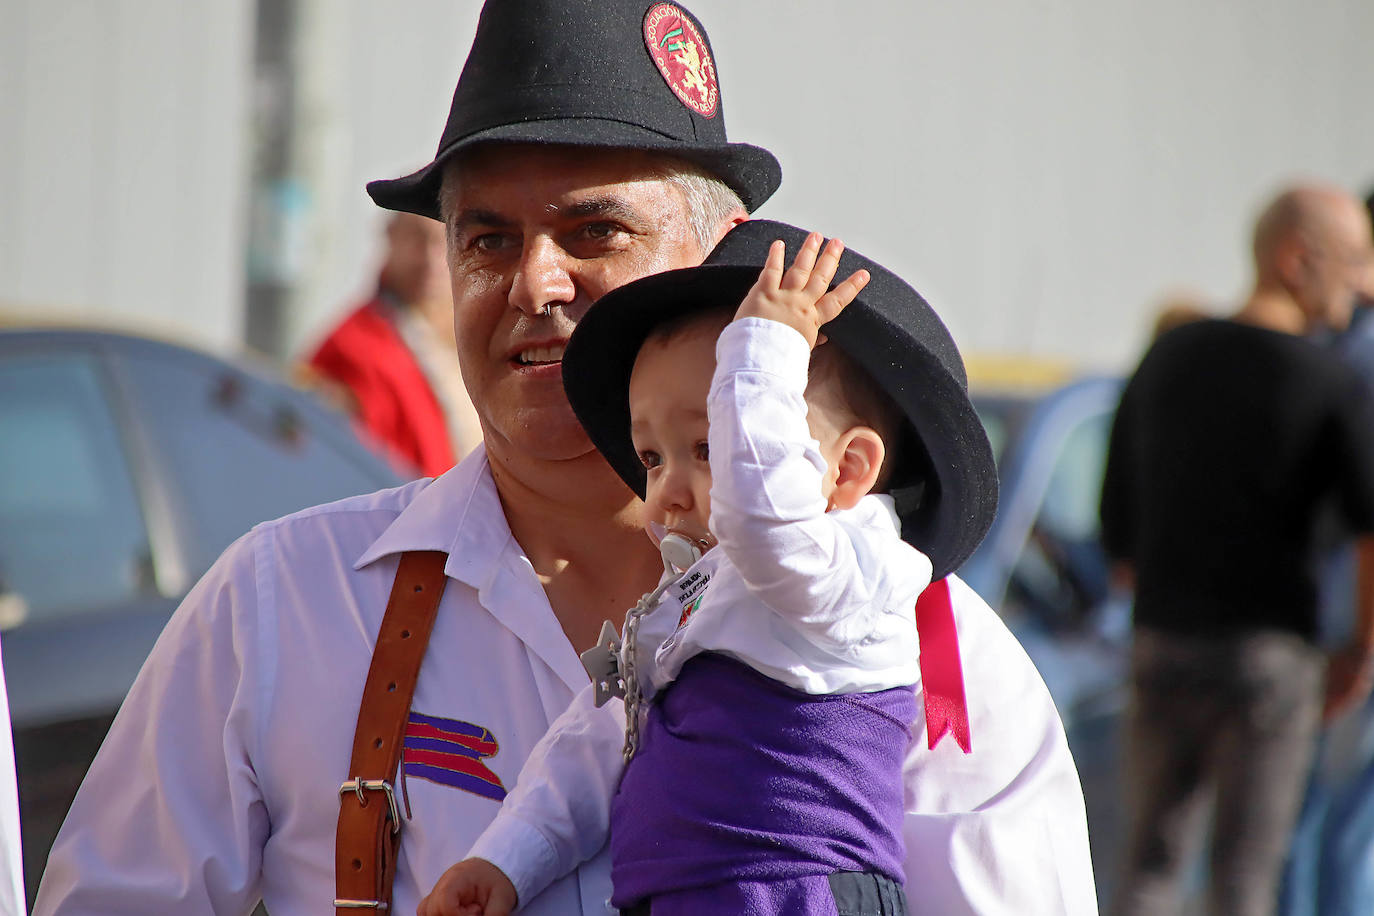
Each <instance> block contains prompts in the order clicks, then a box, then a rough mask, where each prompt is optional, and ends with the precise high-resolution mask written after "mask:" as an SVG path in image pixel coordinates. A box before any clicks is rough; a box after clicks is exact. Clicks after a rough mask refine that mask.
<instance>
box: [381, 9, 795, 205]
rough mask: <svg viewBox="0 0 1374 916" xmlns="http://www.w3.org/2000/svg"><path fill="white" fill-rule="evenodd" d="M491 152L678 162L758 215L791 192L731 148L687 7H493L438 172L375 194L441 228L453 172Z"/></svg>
mask: <svg viewBox="0 0 1374 916" xmlns="http://www.w3.org/2000/svg"><path fill="white" fill-rule="evenodd" d="M492 143H527V144H556V145H563V146H584V147H600V148H615V149H630V150H647V151H653V152H661V153H667V154H671V155H673V156H677V157H679V158H681V159H685V160H688V161H689V162H694V163H696V164H697V165H700V166H701V167H702V168H704V169H706V171H708V172H710V173H711V174H713V175H715V176H717V177H718V178H720V179H721V180H722V181H724V182H725V183H726V184H727V185H729V186H730V187H731V189H733V190H734V191H735V193H736V194H738V195H739V196H740V200H742V201H743V202H744V206H745V208H746V209H748V210H749V212H751V213H752V212H754V210H755V209H757V208H758V206H759V205H760V204H762V203H763V202H764V201H765V200H767V199H768V198H769V197H770V196H771V195H772V193H773V192H774V191H776V190H777V188H778V184H779V182H781V181H782V169H781V167H780V166H779V165H778V161H777V159H775V158H774V157H773V154H772V153H770V152H768V150H766V149H763V148H761V147H757V146H750V145H749V144H747V143H730V142H728V141H727V140H726V136H725V109H724V105H723V101H722V98H721V90H720V83H719V80H718V79H717V76H716V64H715V56H714V55H713V54H712V53H711V43H710V41H709V40H708V39H707V37H706V30H705V29H704V28H702V26H701V23H700V22H698V21H697V19H696V17H694V16H693V15H692V14H691V13H689V12H688V11H687V10H686V9H684V8H683V7H682V5H681V4H678V3H655V2H648V0H489V2H488V3H486V5H485V6H483V7H482V15H481V18H480V19H479V20H478V22H477V34H476V36H475V37H474V38H473V41H472V50H471V51H469V52H468V59H467V63H466V64H465V65H464V66H463V72H462V75H461V76H459V77H458V88H457V89H455V90H454V93H453V106H452V108H450V110H449V115H448V123H447V124H446V125H445V126H444V133H443V136H442V137H440V139H439V149H438V151H437V152H435V154H434V161H433V162H431V163H430V164H429V165H427V166H425V167H424V168H422V169H420V170H419V171H418V172H415V173H413V174H411V175H406V176H404V177H402V178H396V179H393V180H389V181H373V182H369V183H368V186H367V192H368V193H369V194H371V195H372V199H373V200H374V201H376V202H377V204H378V206H382V207H386V208H387V209H388V210H404V211H408V212H410V213H418V214H420V215H421V216H429V217H433V218H434V219H439V218H440V217H439V188H440V185H441V184H442V182H443V172H444V166H445V164H446V163H448V162H449V161H450V160H451V159H452V158H453V157H454V156H456V155H457V154H458V153H459V152H461V151H462V150H465V149H468V148H469V147H471V146H474V145H476V144H492Z"/></svg>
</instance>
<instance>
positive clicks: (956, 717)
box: [916, 579, 973, 754]
mask: <svg viewBox="0 0 1374 916" xmlns="http://www.w3.org/2000/svg"><path fill="white" fill-rule="evenodd" d="M916 633H917V635H918V636H919V637H920V640H921V687H922V689H923V690H924V691H925V696H926V740H927V741H928V742H929V743H930V749H931V750H934V749H935V745H937V744H939V743H940V739H941V738H943V737H944V736H945V734H946V733H950V734H953V735H954V741H955V743H956V744H958V745H959V747H961V748H963V750H964V753H965V754H968V753H972V749H973V741H972V738H971V736H970V734H969V725H968V702H967V700H966V699H965V697H964V668H963V665H961V664H960V662H959V635H958V633H957V632H955V629H954V604H953V602H952V601H951V600H950V597H949V580H947V579H940V580H938V581H936V582H932V583H930V585H929V586H928V587H927V588H926V590H925V591H923V592H921V596H920V597H919V598H917V599H916Z"/></svg>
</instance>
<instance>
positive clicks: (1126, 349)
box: [0, 0, 1374, 368]
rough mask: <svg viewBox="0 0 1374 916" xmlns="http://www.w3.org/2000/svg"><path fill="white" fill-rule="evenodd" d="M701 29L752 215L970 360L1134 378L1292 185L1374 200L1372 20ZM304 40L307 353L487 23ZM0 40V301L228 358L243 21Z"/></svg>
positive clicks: (1196, 15)
mask: <svg viewBox="0 0 1374 916" xmlns="http://www.w3.org/2000/svg"><path fill="white" fill-rule="evenodd" d="M688 5H689V7H690V8H691V9H692V10H693V11H694V12H696V13H697V14H698V15H699V16H700V18H701V19H702V20H703V21H704V23H705V24H706V26H707V28H708V30H709V31H710V34H711V39H712V42H713V44H714V46H715V49H716V53H717V58H718V60H719V69H720V73H721V77H722V82H723V86H724V102H725V111H726V116H727V118H728V122H729V126H730V133H731V135H732V137H733V138H734V139H738V140H748V141H750V142H756V143H761V144H763V145H765V146H768V147H769V148H770V149H772V150H773V151H774V152H775V153H776V154H777V155H778V157H779V159H780V160H781V161H782V163H783V168H784V176H785V177H784V182H783V187H782V190H781V191H780V192H779V193H778V195H777V196H776V197H775V198H774V200H773V201H772V202H770V203H769V204H767V205H766V206H765V208H764V209H763V210H762V211H761V215H765V216H770V217H774V218H778V219H785V220H788V221H790V222H798V223H802V224H804V225H814V226H815V227H817V228H820V229H822V230H824V231H826V232H830V233H834V234H839V235H841V236H843V237H844V238H845V239H846V240H847V241H848V242H850V244H852V245H853V246H854V247H856V248H859V249H860V250H862V251H864V252H865V253H867V254H870V255H873V256H874V257H877V258H878V259H879V260H881V261H883V262H884V263H886V264H888V265H889V266H891V267H893V268H894V269H896V270H897V271H898V272H899V273H902V274H903V275H905V276H907V277H908V279H910V280H912V282H913V283H914V284H915V285H916V286H917V288H919V289H921V290H922V291H923V292H925V293H926V294H927V296H928V298H930V299H931V300H932V302H933V303H934V304H935V305H936V307H937V308H938V309H939V310H940V311H941V312H942V314H943V315H944V316H945V317H946V320H947V321H948V323H949V324H950V326H951V328H952V329H953V331H954V333H955V336H956V338H957V339H958V340H959V342H960V343H961V345H962V346H963V347H964V348H965V349H966V350H976V351H981V352H987V351H998V352H1034V353H1040V354H1048V355H1055V356H1064V357H1068V358H1070V359H1072V360H1074V361H1075V362H1078V363H1081V364H1084V365H1087V366H1091V367H1114V368H1125V367H1127V366H1128V365H1129V363H1130V362H1131V361H1132V360H1133V359H1134V357H1135V355H1136V354H1137V352H1138V348H1139V347H1140V346H1141V345H1142V343H1143V341H1144V335H1145V333H1146V330H1147V326H1148V323H1149V321H1150V319H1151V317H1152V308H1153V306H1154V304H1155V300H1156V299H1157V297H1159V296H1160V295H1162V294H1163V293H1165V292H1167V291H1169V290H1171V289H1176V288H1180V287H1183V288H1193V289H1196V290H1198V291H1199V292H1201V293H1202V294H1204V295H1207V296H1209V297H1212V298H1214V299H1216V300H1218V301H1221V302H1226V303H1229V302H1231V301H1234V299H1235V297H1237V296H1239V295H1241V294H1242V293H1243V292H1244V287H1245V285H1246V283H1247V270H1248V268H1247V264H1246V260H1245V249H1246V235H1247V232H1248V225H1249V222H1250V220H1251V219H1252V217H1253V215H1254V213H1255V211H1256V210H1257V208H1258V207H1259V206H1260V205H1261V204H1262V202H1263V201H1264V199H1265V198H1266V197H1267V196H1268V195H1269V194H1270V193H1271V192H1272V191H1273V190H1274V189H1275V188H1276V187H1277V186H1278V185H1279V184H1280V183H1281V182H1283V181H1285V180H1287V179H1288V178H1290V177H1292V176H1304V175H1312V176H1319V177H1323V178H1327V179H1329V180H1332V181H1335V182H1337V183H1340V184H1342V185H1345V186H1347V187H1350V188H1352V189H1354V190H1358V191H1360V192H1361V193H1363V192H1364V191H1366V190H1367V189H1368V187H1369V186H1370V185H1371V184H1374V117H1371V116H1370V110H1371V97H1370V87H1372V86H1374V55H1371V54H1370V53H1369V48H1370V46H1371V44H1372V43H1374V3H1370V2H1369V0H1263V2H1262V0H1254V2H1248V0H1247V2H1242V0H1204V2H1200V3H1199V2H1185V0H1156V2H1154V3H1149V4H1144V3H1138V2H1134V0H1044V2H1040V3H1035V4H1029V3H1024V2H1020V0H989V2H984V3H977V4H950V3H934V2H931V0H922V2H917V3H913V2H899V0H891V2H882V0H845V2H843V3H837V2H835V0H786V2H782V0H776V2H774V0H750V2H740V0H691V2H689V4H688ZM243 7H248V13H245V12H244V9H243ZM305 9H306V10H307V14H308V21H311V22H315V23H316V24H317V31H314V32H312V33H311V35H312V38H311V39H309V40H308V41H307V43H306V44H307V48H308V50H309V53H308V54H307V56H306V59H307V60H308V64H307V67H308V72H307V74H306V76H307V86H308V87H309V88H308V91H307V103H308V104H307V111H306V113H305V117H307V118H308V123H309V125H310V130H309V132H308V136H309V137H310V138H311V143H310V144H308V145H307V147H306V148H305V149H304V150H303V154H304V156H305V160H306V161H307V162H309V163H310V168H311V187H312V190H313V192H314V196H313V201H314V204H315V207H316V209H315V210H314V211H313V213H314V218H313V219H312V220H311V222H310V224H309V227H308V229H309V231H308V233H307V239H306V244H305V246H304V249H303V250H304V252H305V257H304V261H303V265H304V266H303V270H302V273H301V279H302V283H303V285H302V288H301V290H300V293H299V295H298V297H297V299H296V302H295V311H294V312H293V314H292V315H291V317H290V321H289V326H288V327H289V332H290V335H291V339H292V342H293V344H294V345H295V346H296V347H301V346H304V345H305V343H306V342H307V341H308V340H309V339H310V338H311V337H313V336H314V335H315V334H317V333H319V332H320V331H321V330H322V329H323V327H324V326H325V324H326V323H327V322H328V321H329V320H331V319H332V318H333V316H334V315H336V314H338V312H339V311H340V310H341V309H342V308H343V306H344V304H345V303H346V301H347V300H349V299H350V298H352V297H354V296H356V295H358V294H360V293H361V292H363V291H364V290H365V289H366V288H367V287H368V285H369V284H370V283H371V282H372V274H373V271H374V269H375V257H376V243H375V238H376V232H377V229H378V226H379V217H378V214H377V213H376V212H375V209H374V208H373V207H372V205H371V203H370V201H369V200H368V199H367V197H366V195H365V193H364V192H363V190H362V187H363V184H364V183H365V182H366V181H367V180H369V179H372V178H379V177H391V176H395V175H398V174H401V173H403V172H405V171H408V170H410V169H411V168H413V167H415V166H418V165H420V164H422V163H423V162H424V161H427V160H428V158H429V157H430V155H432V153H433V151H434V147H435V144H436V143H437V141H438V137H439V132H440V130H441V128H442V126H443V120H444V117H445V115H446V113H447V110H448V102H449V98H450V95H451V93H452V89H453V84H454V82H455V81H456V79H457V75H458V71H459V69H460V67H461V64H462V58H463V56H464V54H465V53H466V49H467V46H468V44H469V43H470V41H471V35H472V31H473V24H474V23H475V21H476V14H477V9H478V4H477V2H476V0H462V2H457V0H406V2H405V3H404V4H400V5H397V4H378V3H375V2H370V0H349V2H347V3H346V4H345V3H340V2H338V0H335V2H330V0H309V2H307V3H306V4H305ZM345 11H346V14H345ZM0 14H3V19H0V22H3V23H4V28H0V302H3V301H5V300H7V299H8V300H11V301H13V300H16V299H17V300H19V301H27V302H37V303H73V302H74V303H77V304H82V305H90V306H100V307H104V308H108V309H111V310H115V309H117V310H121V311H141V312H142V313H144V314H147V315H151V316H154V317H159V318H160V317H168V318H179V319H180V318H184V316H185V315H186V314H187V312H188V310H189V311H193V312H194V314H195V315H196V316H197V322H198V323H199V324H200V325H201V326H202V327H203V329H204V330H205V332H206V333H209V334H211V335H213V336H218V337H225V336H226V335H228V336H232V335H233V334H234V333H236V329H237V328H238V327H239V323H240V320H241V319H240V318H239V315H238V309H239V308H240V306H239V302H240V300H241V288H242V279H241V276H240V272H241V262H242V254H241V251H240V249H238V248H236V247H235V246H236V245H237V244H238V242H239V240H240V238H241V230H240V226H241V223H242V219H241V216H240V214H241V212H242V210H243V208H244V206H245V204H244V202H243V199H242V195H243V194H244V193H246V191H245V189H244V187H243V184H242V179H241V177H240V176H241V173H242V171H243V167H242V164H243V160H242V150H243V148H244V144H246V139H245V138H244V137H242V136H235V135H233V134H232V130H233V129H235V126H236V125H237V126H241V125H242V118H241V114H242V111H243V106H244V96H245V94H246V91H247V89H246V85H242V84H238V85H236V84H235V80H239V79H245V80H246V78H247V77H246V68H247V66H248V63H247V62H248V61H250V60H251V23H250V22H248V21H247V20H246V17H247V16H248V15H250V14H251V3H248V2H247V0H244V2H233V0H212V2H211V0H207V2H204V3H199V4H187V3H178V2H173V0H159V2H156V3H152V2H146V0H145V2H135V0H125V2H116V0H104V2H97V0H92V2H85V3H81V2H75V0H0ZM402 16H403V17H404V19H403V20H402V19H400V18H399V17H402ZM11 22H14V23H16V26H15V27H11V26H10V23H11ZM231 46H233V47H231ZM164 174H166V175H175V176H177V179H178V185H177V187H176V189H175V190H170V189H169V188H168V187H167V186H166V184H165V183H164V182H162V181H161V180H160V179H159V176H162V175H164ZM63 176H66V177H65V178H64V177H63ZM236 195H237V196H236ZM198 213H199V214H208V217H207V218H200V217H198V216H197V215H196V214H198Z"/></svg>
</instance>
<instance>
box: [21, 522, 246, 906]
mask: <svg viewBox="0 0 1374 916" xmlns="http://www.w3.org/2000/svg"><path fill="white" fill-rule="evenodd" d="M253 544H254V536H253V535H249V536H247V537H245V538H243V539H241V540H239V541H238V542H237V543H236V544H235V545H234V546H232V547H230V548H229V550H228V551H226V553H225V555H224V556H223V557H221V558H220V560H219V562H218V563H216V564H215V566H214V567H213V568H212V569H211V570H210V572H209V573H207V574H206V575H205V577H204V578H203V579H202V580H201V581H200V582H199V583H198V584H197V585H196V587H195V588H194V589H192V590H191V593H190V594H189V595H187V597H186V600H185V601H183V602H182V604H181V607H179V608H178V609H177V611H176V613H175V614H174V615H173V616H172V619H171V621H170V622H169V623H168V625H167V627H166V629H165V630H164V631H163V633H162V635H161V636H160V637H159V639H158V641H157V644H156V645H155V646H154V647H153V651H152V653H151V654H150V655H149V657H148V660H147V662H146V663H145V664H144V666H143V669H142V671H141V672H140V673H139V676H138V679H137V680H136V681H135V682H134V686H133V688H132V690H130V692H129V696H128V698H127V699H126V700H125V701H124V705H123V706H122V707H121V708H120V711H119V715H118V716H116V718H115V721H114V725H113V726H112V727H111V728H110V733H109V735H108V736H107V737H106V739H105V742H104V744H103V745H102V746H101V749H100V753H99V754H97V755H96V758H95V761H94V762H93V763H92V764H91V768H90V771H89V772H88V773H87V775H86V779H85V781H84V782H83V783H82V785H81V789H80V791H78V792H77V795H76V800H75V801H74V802H73V804H72V807H71V811H70V813H69V814H68V815H67V819H66V822H65V823H64V824H63V825H62V830H61V832H60V833H59V834H58V837H57V841H56V843H55V844H54V845H53V848H52V852H51V854H50V855H49V857H48V866H47V871H46V872H45V873H44V876H43V882H42V885H41V886H40V888H39V892H38V899H37V902H36V903H35V906H34V913H35V914H39V916H77V914H91V916H97V914H99V916H115V914H129V916H133V914H146V913H226V914H228V913H233V914H239V913H246V912H248V911H249V910H251V909H252V907H253V905H254V904H255V903H256V902H257V900H258V896H259V884H260V873H261V867H262V850H263V845H264V843H265V842H266V840H267V835H268V832H269V823H268V813H267V810H266V806H265V804H264V802H263V798H262V794H261V792H260V791H259V787H258V784H257V779H256V776H255V774H254V771H253V765H252V758H253V752H254V740H255V737H256V734H255V731H256V728H255V724H254V723H255V721H256V720H255V718H254V715H253V711H252V709H250V708H248V707H247V706H246V705H245V704H244V703H243V700H244V698H245V697H253V696H255V695H256V693H257V681H256V669H255V662H256V658H257V650H258V646H257V636H256V627H255V625H254V623H253V622H254V621H255V619H256V613H257V598H258V589H257V582H256V578H255V563H254V553H253Z"/></svg>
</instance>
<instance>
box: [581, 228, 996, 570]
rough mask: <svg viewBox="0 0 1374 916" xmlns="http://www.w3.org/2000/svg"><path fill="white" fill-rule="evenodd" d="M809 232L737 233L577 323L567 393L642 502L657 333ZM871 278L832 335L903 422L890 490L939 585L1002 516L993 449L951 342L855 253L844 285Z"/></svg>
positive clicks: (928, 313)
mask: <svg viewBox="0 0 1374 916" xmlns="http://www.w3.org/2000/svg"><path fill="white" fill-rule="evenodd" d="M806 236H807V233H806V232H805V231H804V230H802V229H798V228H796V227H795V226H789V225H787V224H786V223H778V222H773V221H770V220H749V221H747V222H744V223H741V224H740V225H738V226H736V227H735V228H734V229H732V230H731V231H730V232H729V234H727V235H726V236H725V238H723V239H722V240H721V241H720V244H719V245H717V246H716V247H715V250H713V251H712V252H711V253H710V255H708V256H707V258H706V260H705V262H703V263H702V265H701V266H700V267H690V268H686V269H684V270H672V271H668V272H667V273H661V274H655V275H654V276H650V277H645V278H643V279H641V280H636V281H635V282H633V283H629V284H626V285H625V286H622V287H620V288H619V289H616V290H612V291H611V292H610V293H607V294H606V295H605V296H603V297H601V299H599V300H598V301H597V303H596V304H595V305H594V306H592V308H591V309H590V310H589V311H588V312H587V314H586V315H585V316H584V317H583V318H582V320H581V321H579V322H578V325H577V328H576V330H574V331H573V334H572V338H571V340H569V341H568V348H567V352H566V353H565V354H564V356H563V385H564V387H565V388H566V389H567V393H568V400H569V402H570V403H571V404H572V408H573V411H574V412H575V413H576V414H577V417H578V419H579V420H581V422H582V425H583V427H585V428H586V430H587V433H588V435H589V436H590V437H591V440H592V443H593V444H594V445H595V446H596V447H597V449H598V450H599V451H600V452H601V454H602V455H604V456H605V458H606V460H607V462H609V463H610V465H611V467H612V468H614V469H615V471H616V473H618V474H619V475H620V476H621V478H622V479H623V480H624V481H625V482H626V483H627V484H629V485H630V487H631V489H633V490H634V491H635V492H636V493H638V494H639V495H640V497H641V498H642V497H643V496H644V486H645V473H644V466H643V465H642V464H641V463H640V460H639V456H638V455H637V454H636V452H635V449H634V444H633V443H632V442H631V440H630V407H629V384H630V373H631V372H632V371H633V369H634V364H635V358H636V357H637V356H638V354H639V349H640V346H641V345H642V344H643V343H644V341H645V340H646V339H647V338H648V337H649V335H650V334H651V333H652V332H653V330H654V328H656V327H658V326H659V325H661V324H663V323H664V322H666V321H670V320H672V319H674V318H677V317H679V316H683V315H688V314H690V313H692V312H695V311H701V310H704V309H708V308H712V307H719V306H721V305H735V304H738V303H739V302H741V301H743V299H744V296H745V294H746V293H747V292H748V291H749V289H750V287H752V286H753V285H754V282H755V281H756V280H757V279H758V275H759V271H760V270H761V269H762V267H763V265H764V262H765V261H766V260H767V257H768V249H769V246H770V245H771V244H772V243H773V241H774V240H775V239H782V240H783V241H784V242H785V243H786V244H787V251H788V256H787V257H788V262H789V263H790V262H791V260H792V258H793V257H794V256H795V254H796V252H797V251H798V250H799V249H800V248H801V244H802V242H803V241H805V239H806ZM860 268H863V269H865V270H867V271H868V272H869V275H870V279H869V281H868V285H867V286H866V287H864V289H863V291H862V292H860V293H859V295H858V298H856V299H855V300H854V301H853V302H852V303H850V305H849V306H848V307H847V308H846V309H845V310H844V311H843V312H841V313H840V315H839V317H837V318H836V319H835V320H834V321H832V322H830V323H828V324H826V325H825V327H824V329H823V330H824V333H825V335H826V336H827V337H828V338H829V339H830V341H831V342H832V343H834V344H835V345H837V346H839V347H840V348H841V349H842V350H844V352H845V353H846V354H848V355H849V357H850V358H852V359H853V360H854V361H855V362H856V363H858V364H859V365H860V366H862V367H863V368H864V369H865V370H866V371H867V372H868V373H869V375H871V376H872V377H873V379H874V381H876V382H877V383H878V386H879V387H880V388H882V389H883V390H884V391H885V392H887V394H888V395H889V396H890V397H891V398H892V399H893V401H895V402H896V403H897V405H898V407H900V408H901V409H902V411H903V412H904V413H905V415H906V417H907V419H908V421H909V422H910V424H911V426H912V428H913V429H914V432H915V437H916V439H917V440H919V442H918V443H917V444H918V445H919V447H918V448H902V449H899V450H898V453H897V459H898V462H899V463H898V465H897V466H896V467H894V468H893V470H892V476H891V481H892V484H891V492H892V494H893V496H894V498H895V500H896V503H897V514H898V515H899V516H900V517H901V520H902V537H903V538H904V539H906V540H907V541H908V542H909V543H911V544H912V545H913V546H915V547H916V548H917V549H919V550H921V551H922V552H923V553H925V554H926V556H928V557H929V558H930V561H931V563H932V564H933V566H934V572H935V577H936V578H940V577H942V576H945V575H947V574H948V573H951V572H953V571H954V570H955V569H957V568H958V567H959V565H960V564H961V563H963V562H964V560H966V559H968V557H969V555H970V554H972V553H973V551H974V549H975V548H976V547H977V546H978V543H979V542H980V541H981V540H982V539H983V535H985V534H986V533H987V530H988V526H989V525H991V524H992V519H993V515H994V514H995V513H996V511H997V469H996V466H995V465H994V463H993V459H992V447H991V446H990V445H989V444H988V437H987V434H986V433H985V432H984V430H983V425H982V423H980V422H979V420H978V414H977V413H976V412H975V411H974V409H973V404H972V403H971V402H970V401H969V397H968V379H967V376H966V375H965V373H964V363H963V360H962V359H961V358H960V356H959V350H958V348H957V347H955V345H954V339H953V338H952V337H950V335H949V331H948V330H946V328H945V326H944V324H943V323H942V322H941V321H940V318H939V316H938V315H936V314H935V310H934V309H932V308H931V307H930V305H929V304H928V303H927V302H926V301H925V299H923V298H921V295H920V294H919V293H917V292H916V290H914V289H912V288H911V287H910V286H909V285H908V284H907V283H906V282H905V281H904V280H902V279H901V278H900V277H898V276H897V275H896V274H894V273H892V272H891V271H890V270H887V269H886V268H885V267H883V266H881V265H879V264H876V263H874V262H873V261H872V260H870V259H868V258H866V257H864V256H863V255H861V254H859V253H858V252H856V251H854V250H853V249H849V248H847V249H845V252H844V255H843V256H842V257H841V258H840V266H839V270H838V271H837V272H836V275H835V276H836V279H837V280H842V279H844V278H845V277H848V276H849V275H850V274H851V273H853V272H854V271H856V270H859V269H860Z"/></svg>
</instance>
